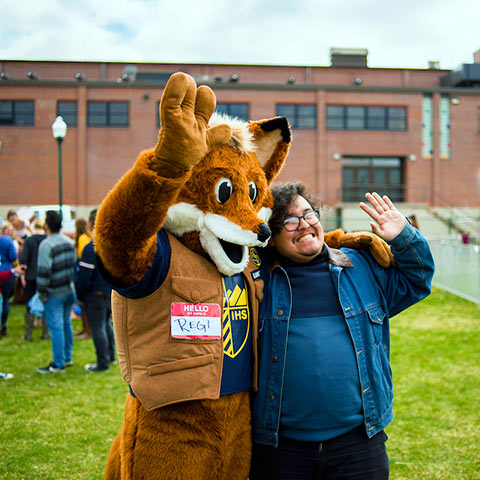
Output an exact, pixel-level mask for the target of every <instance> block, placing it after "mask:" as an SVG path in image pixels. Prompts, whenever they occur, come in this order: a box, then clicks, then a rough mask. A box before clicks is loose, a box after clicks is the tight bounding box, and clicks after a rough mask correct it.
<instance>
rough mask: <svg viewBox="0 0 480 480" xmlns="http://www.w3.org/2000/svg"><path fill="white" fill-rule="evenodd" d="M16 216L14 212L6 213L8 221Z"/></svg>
mask: <svg viewBox="0 0 480 480" xmlns="http://www.w3.org/2000/svg"><path fill="white" fill-rule="evenodd" d="M16 214H17V212H16V211H15V210H9V211H8V213H7V220H10V217H13V216H14V215H16Z"/></svg>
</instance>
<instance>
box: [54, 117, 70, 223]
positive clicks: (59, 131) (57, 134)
mask: <svg viewBox="0 0 480 480" xmlns="http://www.w3.org/2000/svg"><path fill="white" fill-rule="evenodd" d="M52 132H53V137H54V138H55V139H56V140H57V143H58V205H59V209H60V211H59V213H60V218H63V215H62V141H63V139H64V138H65V135H66V134H67V124H66V123H65V122H64V121H63V118H62V117H60V116H58V117H57V118H56V119H55V121H54V122H53V125H52Z"/></svg>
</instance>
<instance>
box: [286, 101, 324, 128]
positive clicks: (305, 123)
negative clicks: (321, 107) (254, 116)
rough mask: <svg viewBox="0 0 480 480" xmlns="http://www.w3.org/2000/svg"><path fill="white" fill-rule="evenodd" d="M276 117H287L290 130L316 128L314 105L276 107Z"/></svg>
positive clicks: (315, 109)
mask: <svg viewBox="0 0 480 480" xmlns="http://www.w3.org/2000/svg"><path fill="white" fill-rule="evenodd" d="M277 115H279V116H280V117H287V118H288V121H289V122H290V125H291V127H292V128H303V129H307V128H308V129H315V128H317V107H316V105H277Z"/></svg>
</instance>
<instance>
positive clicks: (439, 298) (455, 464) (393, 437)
mask: <svg viewBox="0 0 480 480" xmlns="http://www.w3.org/2000/svg"><path fill="white" fill-rule="evenodd" d="M23 312H24V307H23V306H20V305H14V306H12V309H11V313H10V317H9V333H8V336H7V337H6V338H3V339H2V340H0V371H3V372H10V373H13V374H14V375H15V378H14V379H12V380H7V381H3V382H0V426H1V428H0V446H1V448H0V452H1V454H2V457H1V461H0V479H28V480H29V479H53V480H55V479H61V480H67V479H68V480H70V479H82V480H83V479H100V478H102V476H103V469H104V465H105V460H106V457H107V454H108V451H109V448H110V445H111V443H112V441H113V438H114V437H115V435H116V434H117V431H118V429H119V428H120V425H121V424H122V421H123V408H124V400H125V395H126V393H127V387H126V384H125V383H124V382H123V380H122V379H121V376H120V373H119V370H118V367H113V368H111V369H110V371H109V372H108V373H101V374H100V373H99V374H93V373H87V372H85V371H84V370H83V365H84V364H85V363H91V362H94V361H95V354H94V348H93V343H92V341H91V340H89V339H86V340H75V345H74V362H75V365H74V366H73V367H70V368H68V369H67V372H66V373H65V374H56V375H52V374H49V375H40V374H38V373H36V372H35V369H36V368H37V367H38V366H42V365H46V364H47V363H48V362H49V361H50V359H51V349H50V342H49V341H41V340H39V338H40V333H41V332H40V329H36V330H35V334H34V335H35V341H34V342H33V343H28V342H25V341H23V340H22V339H21V336H22V334H23ZM74 326H75V328H76V329H77V330H78V329H79V328H80V325H79V324H78V323H74ZM479 332H480V310H479V309H478V308H477V306H476V305H475V304H472V303H469V302H467V301H465V300H462V299H460V298H458V297H455V296H453V295H451V294H448V293H445V292H442V291H441V290H438V289H435V290H434V292H433V293H432V295H431V296H430V297H429V298H427V299H426V300H424V301H423V302H421V303H420V304H418V305H416V306H414V307H412V308H411V309H409V310H408V311H406V312H404V313H402V314H400V315H398V316H397V317H395V318H394V319H392V368H393V375H394V384H395V408H394V410H395V420H394V421H393V423H392V424H391V425H390V426H389V427H388V429H387V434H388V436H389V440H388V442H387V447H388V452H389V456H390V463H391V475H390V478H391V479H393V480H400V479H402V480H403V479H405V480H407V479H408V480H412V479H429V480H430V479H432V480H437V479H442V480H452V479H454V480H456V479H462V480H463V479H479V478H480V420H479V418H480V417H479V415H478V399H479V398H480V348H479V338H480V337H479Z"/></svg>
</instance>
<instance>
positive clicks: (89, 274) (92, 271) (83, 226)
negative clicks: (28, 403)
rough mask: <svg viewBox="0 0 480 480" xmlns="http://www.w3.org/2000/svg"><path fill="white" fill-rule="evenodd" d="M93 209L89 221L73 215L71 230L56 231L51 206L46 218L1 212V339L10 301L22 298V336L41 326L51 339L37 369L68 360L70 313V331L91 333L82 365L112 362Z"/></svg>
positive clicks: (56, 368)
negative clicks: (77, 326) (91, 354)
mask: <svg viewBox="0 0 480 480" xmlns="http://www.w3.org/2000/svg"><path fill="white" fill-rule="evenodd" d="M95 215H96V209H95V210H92V212H91V213H90V216H89V219H88V221H87V220H86V219H84V218H79V219H77V221H76V231H75V232H67V233H63V232H62V231H61V228H62V218H61V216H60V214H59V213H58V212H56V211H49V212H47V215H46V217H45V219H40V218H35V217H32V218H30V219H28V220H26V219H21V218H19V216H18V215H17V213H16V212H15V211H14V210H10V211H8V213H7V215H6V220H3V219H2V218H1V217H0V317H1V327H0V339H1V338H2V337H5V336H7V334H8V316H9V310H10V308H9V307H10V304H11V303H17V304H25V333H24V336H23V339H24V340H25V341H29V342H31V341H33V339H34V335H33V334H34V329H35V328H36V327H41V331H42V333H41V337H40V338H41V339H42V340H47V339H51V343H52V361H51V362H49V364H48V365H46V366H44V367H39V368H38V369H37V372H39V373H62V372H64V371H65V367H68V366H71V365H73V343H74V332H73V324H72V319H73V318H78V317H80V318H81V319H82V328H81V330H80V331H78V332H77V333H76V334H75V336H76V337H77V338H92V337H93V343H94V347H95V351H96V354H97V361H96V362H95V363H90V364H87V365H85V370H87V371H89V372H102V371H107V370H108V369H109V366H110V364H112V363H114V364H115V363H116V358H115V342H114V338H113V329H112V319H111V308H110V293H111V290H110V288H109V286H108V285H107V284H106V283H105V282H103V283H102V281H101V280H100V277H99V275H98V273H97V270H96V265H95V258H94V254H93V252H94V249H93V241H92V237H93V234H92V232H93V227H94V223H95ZM84 255H85V257H84ZM92 255H93V256H92ZM77 292H78V294H77ZM98 302H101V305H99V303H98ZM87 312H89V314H90V320H89V319H88V313H87ZM92 322H93V323H94V327H93V332H92V328H91V326H90V325H91V324H92ZM105 352H107V353H105ZM106 359H107V360H106ZM11 378H13V374H11V373H0V380H8V379H11Z"/></svg>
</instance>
